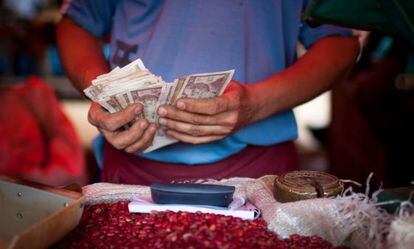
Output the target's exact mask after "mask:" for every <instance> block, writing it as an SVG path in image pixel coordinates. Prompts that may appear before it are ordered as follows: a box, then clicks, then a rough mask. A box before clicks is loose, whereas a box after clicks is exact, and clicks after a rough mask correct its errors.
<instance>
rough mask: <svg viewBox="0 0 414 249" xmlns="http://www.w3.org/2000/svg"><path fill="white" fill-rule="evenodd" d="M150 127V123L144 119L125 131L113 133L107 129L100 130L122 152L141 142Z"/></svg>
mask: <svg viewBox="0 0 414 249" xmlns="http://www.w3.org/2000/svg"><path fill="white" fill-rule="evenodd" d="M148 125H149V124H148V121H147V120H145V119H142V120H139V121H137V122H135V123H134V124H133V125H132V126H131V127H129V128H128V129H126V130H123V131H116V132H112V131H107V130H105V129H99V130H100V131H101V132H102V134H103V135H104V136H105V138H106V140H107V141H108V142H109V143H111V144H112V145H113V146H114V147H115V148H116V149H118V150H122V149H124V148H126V147H128V146H129V145H131V144H132V143H134V142H136V141H137V140H139V139H140V138H141V136H142V135H143V134H144V132H145V130H146V128H147V127H148Z"/></svg>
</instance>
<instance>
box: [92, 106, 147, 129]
mask: <svg viewBox="0 0 414 249" xmlns="http://www.w3.org/2000/svg"><path fill="white" fill-rule="evenodd" d="M142 109H143V107H142V105H141V104H139V103H136V104H133V105H130V106H128V107H127V108H126V109H124V110H122V111H120V112H117V113H109V112H107V111H106V110H105V109H103V108H102V107H101V106H99V105H98V104H96V103H93V104H92V105H91V108H90V109H89V113H88V120H89V122H90V123H91V124H92V125H94V126H96V127H98V128H100V129H103V130H107V131H112V132H115V131H116V130H118V129H119V128H121V127H123V126H124V125H126V124H128V123H129V122H131V121H132V120H133V119H135V118H136V117H137V116H138V115H139V114H140V113H141V112H142Z"/></svg>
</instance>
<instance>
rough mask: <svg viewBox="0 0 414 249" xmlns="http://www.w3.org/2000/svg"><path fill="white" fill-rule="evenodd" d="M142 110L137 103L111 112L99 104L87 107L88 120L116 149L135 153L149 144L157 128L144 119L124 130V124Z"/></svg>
mask: <svg viewBox="0 0 414 249" xmlns="http://www.w3.org/2000/svg"><path fill="white" fill-rule="evenodd" d="M142 110H143V106H142V105H141V104H138V103H137V104H133V105H130V106H128V108H126V109H125V110H122V111H120V112H117V113H112V114H111V113H109V112H108V111H106V110H105V109H103V108H102V107H101V106H100V105H99V104H97V103H92V104H91V107H90V108H89V113H88V120H89V123H91V124H92V125H94V126H96V128H98V130H99V131H100V132H101V133H102V134H103V135H104V137H105V138H106V140H107V141H108V142H109V143H110V144H112V146H114V147H115V148H116V149H118V150H124V151H125V152H128V153H136V152H141V151H143V150H145V149H146V148H148V147H149V146H151V144H152V141H153V139H154V135H155V131H156V130H157V126H156V125H155V124H149V123H148V121H147V120H146V119H140V120H138V121H136V122H134V123H133V125H132V126H131V127H129V128H128V129H126V130H123V129H122V127H123V126H124V125H126V124H128V123H129V122H131V121H133V120H134V119H135V118H136V117H137V116H138V115H139V114H141V112H142Z"/></svg>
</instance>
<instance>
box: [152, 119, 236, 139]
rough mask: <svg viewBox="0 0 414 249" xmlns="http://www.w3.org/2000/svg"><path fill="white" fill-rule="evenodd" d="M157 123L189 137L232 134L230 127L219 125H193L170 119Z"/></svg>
mask: <svg viewBox="0 0 414 249" xmlns="http://www.w3.org/2000/svg"><path fill="white" fill-rule="evenodd" d="M159 123H160V124H161V125H163V126H165V127H167V128H168V129H170V130H175V131H178V132H180V133H185V134H188V135H191V136H196V137H198V136H207V135H228V134H230V133H231V132H232V129H231V127H229V126H221V125H194V124H189V123H185V122H180V121H176V120H172V119H166V118H160V119H159Z"/></svg>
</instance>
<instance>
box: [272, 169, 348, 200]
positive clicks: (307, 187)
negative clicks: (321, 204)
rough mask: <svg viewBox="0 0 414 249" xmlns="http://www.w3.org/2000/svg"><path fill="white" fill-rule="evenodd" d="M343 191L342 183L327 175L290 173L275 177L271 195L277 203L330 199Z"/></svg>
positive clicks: (313, 172) (310, 172) (309, 172)
mask: <svg viewBox="0 0 414 249" xmlns="http://www.w3.org/2000/svg"><path fill="white" fill-rule="evenodd" d="M342 190H343V184H342V182H341V181H340V180H339V179H338V178H337V177H336V176H333V175H331V174H328V173H324V172H318V171H305V170H303V171H292V172H288V173H286V174H283V175H281V176H278V177H276V179H275V182H274V185H273V195H274V197H275V199H276V200H277V201H279V202H291V201H299V200H306V199H312V198H322V197H331V196H336V195H338V194H340V193H341V192H342Z"/></svg>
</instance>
